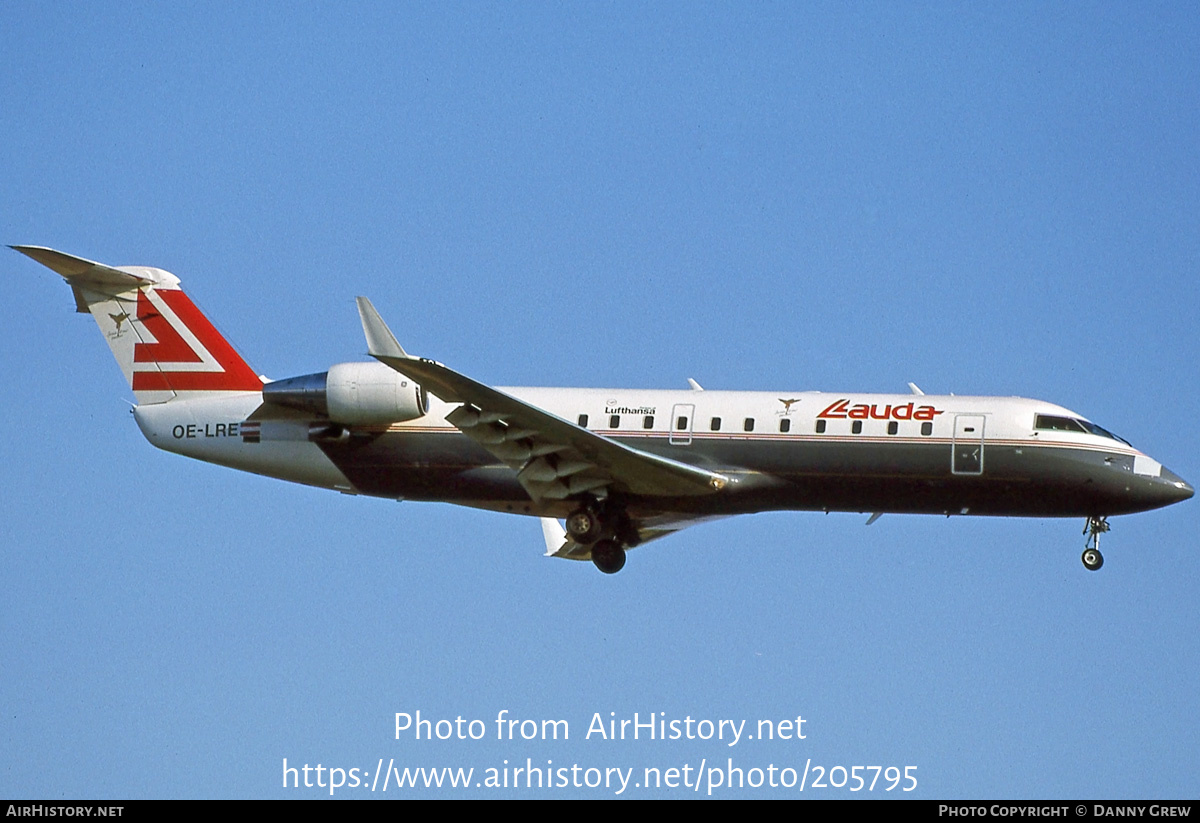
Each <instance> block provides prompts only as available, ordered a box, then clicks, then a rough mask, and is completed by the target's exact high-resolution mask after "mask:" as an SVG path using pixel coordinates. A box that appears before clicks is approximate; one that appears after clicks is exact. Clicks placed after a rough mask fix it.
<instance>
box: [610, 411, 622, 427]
mask: <svg viewBox="0 0 1200 823" xmlns="http://www.w3.org/2000/svg"><path fill="white" fill-rule="evenodd" d="M608 427H609V428H610V429H619V428H621V415H619V414H610V415H609V416H608Z"/></svg>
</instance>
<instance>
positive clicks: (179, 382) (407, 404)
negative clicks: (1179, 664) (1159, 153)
mask: <svg viewBox="0 0 1200 823" xmlns="http://www.w3.org/2000/svg"><path fill="white" fill-rule="evenodd" d="M11 248H13V249H15V250H16V251H19V252H21V253H22V254H24V255H26V256H28V257H30V258H32V259H33V260H35V261H37V262H38V263H41V264H42V265H44V266H46V267H47V268H49V269H51V270H53V271H54V272H56V273H58V274H59V275H61V276H62V277H63V278H64V280H66V282H67V284H68V285H69V286H70V287H71V291H72V293H73V295H74V298H75V307H76V310H77V311H78V312H81V313H83V312H86V313H90V314H91V315H92V317H93V318H94V319H95V321H96V323H97V325H98V326H99V328H100V331H101V333H102V334H103V335H104V337H105V339H106V340H107V341H108V344H109V347H110V348H111V350H112V353H113V355H114V356H115V357H116V360H117V363H118V365H119V366H120V368H121V371H122V372H123V373H124V375H125V379H126V381H127V383H128V384H129V386H130V388H131V389H132V391H133V393H134V396H135V398H136V400H137V405H136V406H135V407H134V409H133V415H134V418H135V420H136V421H137V424H138V426H139V427H140V429H141V431H142V433H143V434H144V435H145V437H146V439H148V440H149V441H150V443H151V444H152V445H154V446H157V447H158V448H160V449H164V450H166V451H170V452H175V453H178V454H182V455H186V456H188V457H193V458H196V459H199V460H205V461H208V462H210V463H216V464H219V465H223V466H228V467H231V468H235V469H241V470H244V471H249V472H254V473H257V474H261V475H267V476H270V477H276V478H280V479H282V480H289V481H292V482H296V483H304V484H307V485H310V486H317V487H321V488H326V489H332V490H336V491H340V492H345V493H349V494H362V495H371V496H374V497H381V498H391V499H397V500H418V501H441V502H449V503H455V504H459V505H465V506H473V507H478V508H482V509H490V510H494V511H499V512H511V513H515V514H522V515H529V516H533V517H538V518H540V519H541V523H542V536H543V539H544V540H545V543H546V554H547V555H548V556H553V557H561V558H567V559H572V560H583V561H586V560H591V561H592V563H593V564H595V566H596V567H597V568H598V569H599V570H600V571H602V572H605V573H608V574H612V573H615V572H617V571H620V569H621V568H622V567H623V566H624V565H625V559H626V552H627V551H628V550H630V549H632V548H634V547H636V546H639V545H641V544H643V543H646V542H649V541H651V540H654V539H656V538H659V537H662V536H664V535H668V534H670V533H672V532H675V531H678V530H680V529H683V528H685V527H687V526H690V525H694V524H696V523H699V522H702V521H705V520H711V519H715V518H720V517H726V516H731V515H737V514H748V513H752V512H761V511H771V510H802V511H824V512H826V513H828V512H831V511H840V512H860V513H864V514H865V513H870V519H869V520H868V521H867V523H868V525H869V524H870V523H873V522H874V521H875V520H877V519H878V518H879V517H880V516H881V515H882V514H885V513H918V514H940V515H946V516H952V515H999V516H1016V517H1081V518H1084V519H1085V526H1084V533H1085V534H1086V535H1087V536H1088V537H1087V540H1086V543H1085V549H1084V552H1083V555H1082V560H1083V564H1084V566H1085V567H1086V568H1088V569H1090V570H1093V571H1095V570H1097V569H1099V568H1100V567H1101V566H1102V565H1103V563H1104V558H1103V556H1102V555H1101V553H1100V535H1101V534H1103V533H1105V532H1107V531H1108V530H1109V524H1108V518H1109V517H1110V516H1114V515H1121V514H1128V513H1132V512H1140V511H1147V510H1150V509H1155V508H1160V507H1162V506H1168V505H1171V504H1173V503H1178V502H1180V501H1183V500H1187V499H1188V498H1190V497H1192V495H1193V489H1192V486H1191V485H1189V484H1188V483H1187V482H1185V481H1184V480H1183V479H1182V478H1180V477H1179V476H1177V475H1176V474H1174V473H1172V472H1170V471H1168V470H1167V469H1166V468H1164V467H1163V466H1162V464H1160V463H1159V462H1158V461H1156V460H1154V459H1152V458H1151V457H1149V456H1147V455H1145V454H1143V453H1142V452H1140V451H1138V450H1137V449H1136V448H1134V447H1133V446H1132V445H1130V444H1129V442H1128V441H1126V440H1124V439H1122V438H1120V437H1118V436H1117V435H1115V434H1112V433H1111V432H1109V431H1107V430H1105V429H1103V428H1101V427H1100V426H1098V425H1096V424H1095V423H1092V422H1091V421H1089V420H1088V419H1087V418H1085V417H1083V416H1082V415H1079V414H1077V413H1075V412H1073V411H1070V410H1068V409H1065V408H1063V407H1061V406H1057V405H1054V404H1051V403H1045V402H1042V401H1040V400H1030V399H1026V398H1022V397H971V396H960V395H944V396H943V395H938V396H934V395H926V394H924V393H923V392H922V391H921V390H920V389H919V388H918V387H917V386H916V385H914V384H912V383H910V384H909V390H910V393H909V394H899V395H895V394H867V393H859V392H834V393H828V392H818V391H799V392H795V391H793V392H741V391H705V390H704V389H703V388H702V387H701V386H700V384H699V383H697V382H696V381H695V380H692V379H690V378H689V380H688V382H689V385H690V387H689V388H688V389H686V390H679V391H670V390H640V389H563V388H506V387H498V388H494V387H491V386H488V385H486V384H484V383H480V382H477V381H475V380H473V379H471V378H469V377H467V376H465V375H463V374H461V373H459V372H456V371H454V370H452V369H450V368H448V367H446V366H444V365H442V364H441V363H438V362H436V361H434V360H429V359H425V358H419V357H414V356H412V355H410V354H408V353H407V352H406V351H405V350H404V349H403V348H402V347H401V346H400V344H399V343H398V342H397V340H396V338H395V336H394V335H393V334H392V332H391V330H390V329H389V328H388V326H387V325H386V324H385V323H384V321H383V319H382V318H381V317H380V315H379V313H378V312H377V311H376V310H375V308H374V306H373V305H372V304H371V302H370V301H369V300H367V299H366V298H364V297H359V298H358V299H357V304H358V311H359V318H360V320H361V323H362V327H363V332H364V334H365V336H366V341H367V350H368V353H369V354H370V355H371V357H373V358H374V361H366V362H345V363H338V364H336V365H333V366H331V367H330V368H329V369H327V370H326V371H323V372H319V373H315V374H306V375H302V376H299V377H290V378H286V379H283V380H273V381H272V380H268V379H267V378H265V377H262V376H260V375H259V374H257V373H256V372H255V371H254V370H253V369H252V368H251V367H250V366H249V365H248V364H247V363H246V361H245V360H243V359H242V357H241V356H240V355H239V354H238V353H237V351H236V350H235V349H234V348H233V346H232V345H230V344H229V343H228V342H227V341H226V340H225V338H224V337H222V336H221V334H220V333H219V332H218V331H217V330H216V328H215V327H214V326H213V325H212V323H210V322H209V320H208V319H207V318H206V317H205V316H204V315H203V314H202V313H201V312H200V310H199V309H197V308H196V306H195V304H194V303H192V301H191V300H190V299H189V298H188V296H187V295H186V294H185V293H184V292H183V290H182V289H181V288H180V285H179V278H177V277H175V276H174V275H173V274H170V273H169V272H166V271H163V270H162V269H157V268H152V267H146V266H117V267H112V266H106V265H104V264H101V263H96V262H93V261H91V260H86V259H84V258H81V257H75V256H72V255H69V254H65V253H63V252H59V251H55V250H53V249H49V248H44V247H40V246H12V247H11ZM560 521H562V522H560Z"/></svg>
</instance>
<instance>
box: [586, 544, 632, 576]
mask: <svg viewBox="0 0 1200 823" xmlns="http://www.w3.org/2000/svg"><path fill="white" fill-rule="evenodd" d="M592 562H593V563H595V564H596V568H597V569H599V570H600V571H602V572H604V573H605V574H616V573H617V572H619V571H620V570H621V569H623V568H624V567H625V549H623V548H622V547H621V544H620V543H618V542H617V541H615V540H601V541H600V542H598V543H597V544H596V545H594V546H592Z"/></svg>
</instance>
